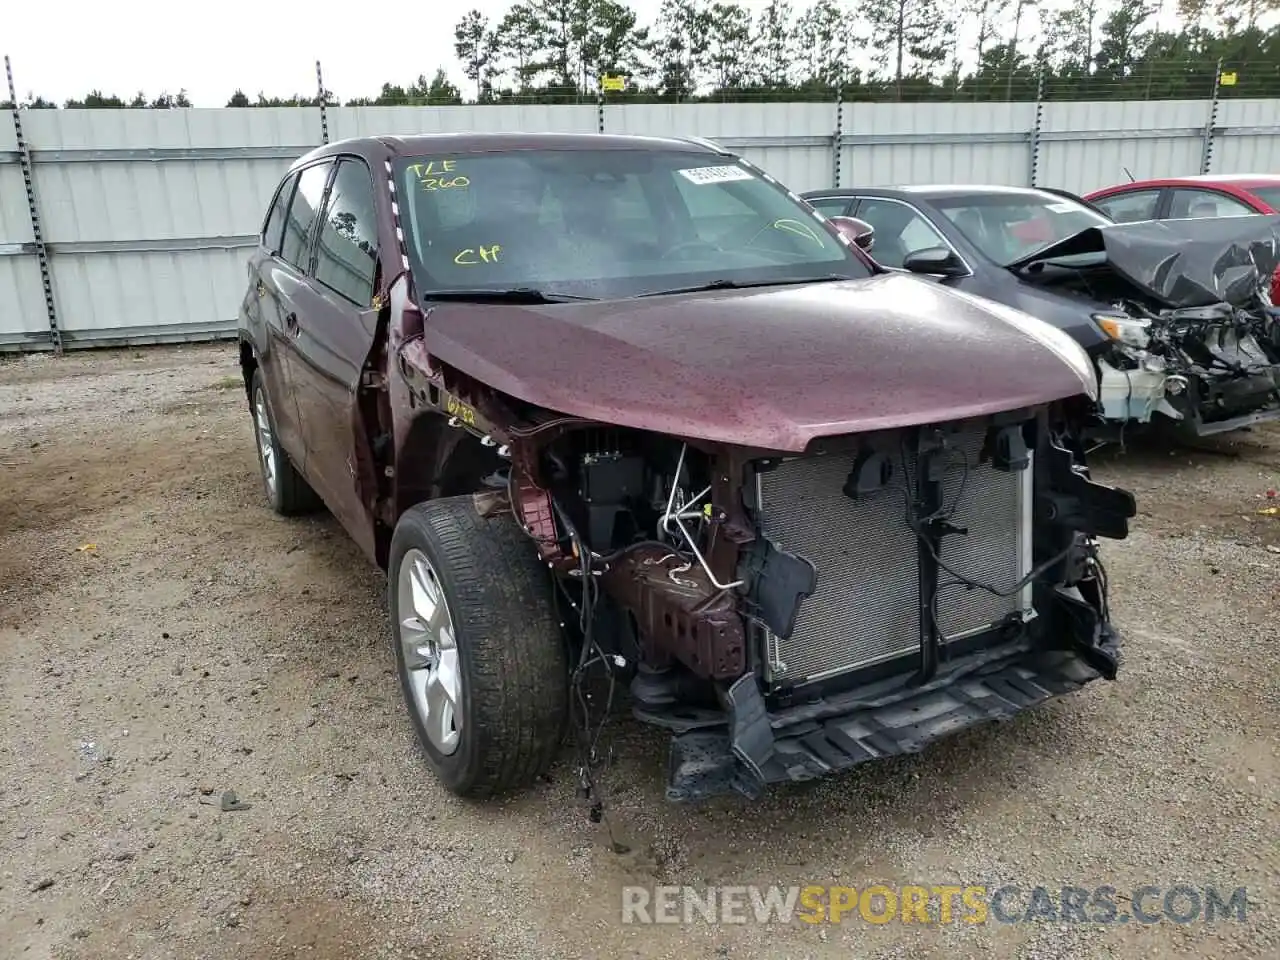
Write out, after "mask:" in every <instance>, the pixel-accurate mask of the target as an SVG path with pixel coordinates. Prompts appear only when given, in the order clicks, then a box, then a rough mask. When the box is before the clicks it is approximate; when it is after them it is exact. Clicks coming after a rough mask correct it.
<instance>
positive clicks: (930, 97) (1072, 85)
mask: <svg viewBox="0 0 1280 960" xmlns="http://www.w3.org/2000/svg"><path fill="white" fill-rule="evenodd" d="M625 82H626V88H625V89H623V90H621V91H613V90H610V91H602V90H595V89H589V88H574V87H567V88H565V87H547V86H543V87H538V88H530V89H524V90H520V89H514V90H513V89H510V88H497V89H494V90H493V91H492V92H490V93H488V94H487V95H486V96H483V97H481V96H477V91H476V90H475V89H474V87H473V88H472V89H471V90H470V91H467V92H463V91H460V90H458V89H456V88H452V87H451V88H448V89H446V90H445V91H444V92H443V94H442V95H440V96H433V95H430V94H428V95H425V96H422V95H412V96H411V95H404V96H387V95H386V92H385V91H384V94H383V95H382V96H374V97H359V98H355V97H352V98H347V99H343V98H340V97H338V96H334V95H332V93H331V92H330V91H327V90H326V106H329V107H342V106H431V107H440V106H488V105H499V106H501V105H508V106H528V105H540V106H555V105H577V106H588V105H590V106H594V105H597V104H598V103H599V101H600V100H603V101H604V103H605V104H606V105H626V104H656V103H751V104H764V103H802V102H812V103H832V102H834V101H836V100H837V99H843V100H844V101H846V102H850V103H857V102H864V103H962V102H977V103H982V102H1011V101H1012V102H1019V101H1022V102H1025V101H1035V100H1037V99H1039V100H1043V101H1049V102H1070V101H1091V100H1092V101H1097V100H1130V101H1142V100H1153V101H1155V100H1205V99H1209V98H1210V97H1212V96H1213V95H1214V91H1215V87H1216V90H1217V96H1218V97H1219V98H1220V99H1231V98H1258V99H1275V98H1280V61H1275V62H1273V61H1268V60H1262V59H1242V60H1238V61H1231V60H1223V61H1221V62H1219V61H1218V60H1208V59H1202V58H1195V59H1190V58H1189V59H1185V60H1152V61H1149V62H1142V63H1136V64H1132V65H1126V66H1124V67H1114V66H1110V65H1108V66H1106V67H1097V66H1093V67H1090V68H1089V69H1088V70H1085V69H1081V68H1079V67H1072V66H1068V65H1045V66H1044V67H1042V68H1039V67H1037V66H1035V65H1034V64H1027V63H1025V62H1024V63H1022V64H1020V65H1018V66H1017V67H1016V68H1015V69H1013V70H1004V69H994V68H992V69H986V70H983V71H980V72H972V71H971V72H968V73H964V72H959V73H956V72H952V73H951V74H950V75H941V76H939V75H933V76H928V77H923V76H915V75H905V76H903V77H901V78H896V77H885V76H877V77H872V78H870V79H867V78H864V77H862V76H855V77H853V78H851V79H845V80H843V81H838V80H833V79H822V78H819V79H813V78H810V79H802V78H800V77H798V76H791V77H789V78H788V79H787V82H785V83H773V84H769V85H764V84H737V85H728V86H723V87H715V86H712V85H709V84H702V85H700V86H699V87H698V88H696V89H694V90H687V89H664V88H663V87H661V86H660V85H658V84H657V83H655V82H653V81H651V80H650V81H639V82H635V81H632V80H630V79H627V80H626V81H625ZM396 89H397V90H399V88H396ZM86 100H87V101H88V102H86V101H74V102H72V101H69V102H68V104H67V106H84V107H117V108H119V107H122V106H129V107H133V108H144V107H145V108H148V109H162V108H166V107H168V108H173V107H178V106H186V105H188V104H186V103H183V102H178V103H174V102H172V99H171V98H170V99H169V100H168V101H165V98H159V99H158V100H156V101H155V102H148V103H129V102H128V101H124V102H122V101H121V100H119V99H117V98H115V97H106V96H101V95H97V98H96V99H95V98H94V97H93V96H91V97H88V98H86ZM33 101H34V102H33ZM4 106H6V107H7V106H8V104H5V105H4ZM19 106H22V107H30V108H36V107H54V106H62V105H61V104H54V103H50V102H48V101H41V100H40V99H39V98H34V97H33V96H32V95H29V96H28V97H27V98H26V99H25V100H24V101H21V102H20V103H19ZM227 106H240V107H261V106H277V107H312V108H314V107H317V106H319V99H318V97H316V96H315V95H312V96H309V97H304V96H299V95H294V96H291V97H288V98H262V99H260V100H254V99H250V98H248V97H244V96H243V95H238V96H237V97H236V98H233V101H232V102H228V103H227Z"/></svg>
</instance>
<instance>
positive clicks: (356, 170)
mask: <svg viewBox="0 0 1280 960" xmlns="http://www.w3.org/2000/svg"><path fill="white" fill-rule="evenodd" d="M377 256H378V227H377V220H376V212H375V208H374V202H373V180H372V178H371V177H370V176H369V168H368V167H366V166H365V165H364V163H363V162H362V161H360V160H355V159H351V158H344V159H343V160H341V161H340V162H339V164H338V173H337V175H336V176H334V178H333V186H332V187H331V188H330V189H329V198H328V200H326V201H325V211H324V220H323V221H322V222H321V224H320V233H319V235H318V237H317V239H316V257H315V262H316V269H315V278H316V280H317V281H318V282H319V283H322V284H324V285H325V286H326V287H328V288H329V289H330V290H332V291H333V292H334V293H337V294H338V295H340V296H343V297H345V298H346V299H348V300H350V301H351V302H352V303H356V304H360V305H361V306H364V305H367V304H368V303H369V301H370V300H371V299H372V297H373V275H374V265H375V263H376V262H377Z"/></svg>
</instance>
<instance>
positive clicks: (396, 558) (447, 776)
mask: <svg viewBox="0 0 1280 960" xmlns="http://www.w3.org/2000/svg"><path fill="white" fill-rule="evenodd" d="M414 549H416V550H420V551H422V553H424V554H425V555H426V557H427V559H428V560H429V561H430V562H431V566H432V568H433V569H434V570H435V573H436V577H437V579H438V581H439V583H440V589H441V590H442V591H443V592H444V599H445V603H447V604H448V607H449V614H450V616H451V617H452V618H453V634H454V643H455V644H456V645H457V649H458V681H459V683H460V685H461V688H462V729H461V730H460V731H459V735H458V749H457V750H455V751H454V752H453V753H451V754H443V753H441V752H440V751H439V750H437V749H436V748H435V746H434V745H433V744H432V743H431V739H430V738H429V737H428V736H427V731H426V728H425V727H424V726H423V723H422V717H421V716H419V714H418V709H417V706H416V703H415V700H414V696H413V689H412V686H411V685H410V682H409V671H408V670H406V669H405V662H404V647H403V646H402V645H401V640H400V626H399V624H400V567H401V565H402V564H403V563H404V558H405V555H406V554H407V553H408V552H409V551H410V550H414ZM387 575H388V577H387V588H388V589H387V594H388V605H389V610H390V615H391V629H392V644H393V645H394V646H395V658H396V673H397V674H398V675H399V677H400V690H401V693H402V695H403V696H404V701H405V706H406V708H407V710H408V713H409V719H410V722H411V723H412V724H413V730H414V733H415V734H416V736H417V738H418V743H419V744H420V745H421V746H422V749H423V750H424V751H425V752H426V754H427V758H428V760H429V761H430V763H431V766H432V768H433V769H434V770H435V772H436V774H437V775H438V776H439V777H440V779H442V780H443V781H444V782H445V783H446V785H447V786H449V787H450V789H453V790H456V791H464V790H466V789H467V787H468V786H470V781H471V780H472V779H473V778H474V775H475V771H477V770H478V769H479V766H480V763H479V760H480V757H479V749H480V742H479V741H480V738H479V737H478V736H476V735H475V730H476V726H475V698H474V697H472V696H470V692H471V687H472V683H473V681H472V676H473V671H472V664H471V650H472V648H471V644H470V643H469V642H468V636H467V625H466V623H465V621H463V620H462V618H460V617H458V615H457V614H458V610H459V605H458V599H457V598H458V588H457V582H456V579H455V578H454V575H453V570H452V569H451V567H450V564H449V561H448V558H447V557H444V556H443V555H442V554H441V551H440V549H439V548H438V547H437V545H436V542H435V538H434V537H433V536H432V534H431V527H430V524H429V523H428V522H427V519H426V518H425V517H424V516H423V514H422V513H421V512H420V511H418V510H413V509H410V510H408V511H406V512H405V513H404V514H403V515H402V517H401V518H400V522H399V523H398V524H396V529H395V533H394V534H393V535H392V538H391V552H390V557H389V562H388V565H387Z"/></svg>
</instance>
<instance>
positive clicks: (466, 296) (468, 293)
mask: <svg viewBox="0 0 1280 960" xmlns="http://www.w3.org/2000/svg"><path fill="white" fill-rule="evenodd" d="M422 299H423V300H426V301H430V300H464V301H465V300H475V301H481V300H496V301H499V302H500V303H571V302H573V301H576V300H597V299H599V298H598V297H579V296H577V295H575V294H572V293H551V292H549V291H547V290H539V289H538V288H537V287H507V288H505V289H496V290H495V289H486V288H484V287H476V288H475V289H466V288H457V289H449V290H427V291H425V292H424V293H423V294H422Z"/></svg>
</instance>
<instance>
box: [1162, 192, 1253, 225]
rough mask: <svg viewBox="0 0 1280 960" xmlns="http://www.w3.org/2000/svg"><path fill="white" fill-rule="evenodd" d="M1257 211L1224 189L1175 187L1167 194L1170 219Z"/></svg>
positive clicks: (1230, 215)
mask: <svg viewBox="0 0 1280 960" xmlns="http://www.w3.org/2000/svg"><path fill="white" fill-rule="evenodd" d="M1257 212H1258V211H1256V210H1254V209H1253V208H1252V207H1250V206H1249V205H1248V204H1246V203H1244V202H1243V201H1242V200H1237V199H1236V198H1235V197H1233V196H1231V195H1230V194H1229V193H1227V192H1226V191H1224V190H1207V189H1201V188H1199V187H1175V188H1174V189H1173V190H1172V191H1171V192H1170V196H1169V208H1168V212H1167V213H1165V214H1164V216H1165V217H1167V218H1168V219H1170V220H1185V219H1191V220H1198V219H1201V218H1216V217H1250V216H1255V215H1256V214H1257Z"/></svg>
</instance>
